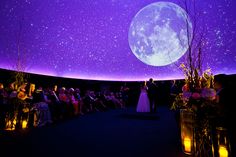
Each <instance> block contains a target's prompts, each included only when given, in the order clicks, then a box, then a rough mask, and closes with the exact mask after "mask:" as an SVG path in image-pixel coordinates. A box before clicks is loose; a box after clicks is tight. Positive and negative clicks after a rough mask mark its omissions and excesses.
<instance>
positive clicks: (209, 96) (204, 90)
mask: <svg viewBox="0 0 236 157" xmlns="http://www.w3.org/2000/svg"><path fill="white" fill-rule="evenodd" d="M180 67H181V68H182V69H183V72H184V75H185V85H184V86H183V87H182V93H180V94H179V95H177V96H176V98H175V101H174V102H173V105H172V107H171V108H172V109H180V108H187V109H191V110H198V109H199V108H203V107H209V106H212V105H213V103H214V100H215V98H216V91H215V90H214V89H213V81H214V76H213V74H212V73H211V70H210V69H209V68H208V69H207V70H205V71H204V72H203V73H202V74H200V72H199V70H198V69H197V68H195V69H193V70H191V69H189V68H187V67H186V66H185V65H184V64H181V65H180Z"/></svg>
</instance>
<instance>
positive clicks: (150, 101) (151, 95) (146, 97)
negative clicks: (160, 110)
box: [136, 78, 157, 112]
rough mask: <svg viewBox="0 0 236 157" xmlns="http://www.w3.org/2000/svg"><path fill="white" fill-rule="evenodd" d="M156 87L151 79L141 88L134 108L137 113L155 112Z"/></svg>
mask: <svg viewBox="0 0 236 157" xmlns="http://www.w3.org/2000/svg"><path fill="white" fill-rule="evenodd" d="M156 97H157V86H156V84H155V83H154V81H153V79H152V78H150V79H149V81H148V82H147V83H146V82H145V84H144V85H143V86H142V87H141V92H140V96H139V100H138V105H137V108H136V111H137V112H156V109H157V103H156Z"/></svg>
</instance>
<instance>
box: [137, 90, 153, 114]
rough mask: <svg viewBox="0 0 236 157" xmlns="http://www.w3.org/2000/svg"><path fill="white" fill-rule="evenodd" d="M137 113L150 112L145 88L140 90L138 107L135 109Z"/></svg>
mask: <svg viewBox="0 0 236 157" xmlns="http://www.w3.org/2000/svg"><path fill="white" fill-rule="evenodd" d="M136 111H137V112H150V102H149V99H148V94H147V87H146V86H145V87H143V88H141V92H140V96H139V100H138V105H137V108H136Z"/></svg>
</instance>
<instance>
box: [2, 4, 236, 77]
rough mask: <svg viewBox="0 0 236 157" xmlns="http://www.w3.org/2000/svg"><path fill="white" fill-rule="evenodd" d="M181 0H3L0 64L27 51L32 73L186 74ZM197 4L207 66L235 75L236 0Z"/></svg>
mask: <svg viewBox="0 0 236 157" xmlns="http://www.w3.org/2000/svg"><path fill="white" fill-rule="evenodd" d="M180 2H181V1H179V0H169V1H157V0H135V1H133V0H70V1H68V0H43V1H41V0H2V1H1V4H0V68H2V69H11V70H14V68H15V65H16V63H17V58H18V56H20V57H19V58H20V59H21V60H22V64H23V65H24V70H25V71H26V72H30V73H36V74H44V75H50V76H60V77H68V78H79V79H93V80H114V81H116V80H117V81H141V80H147V79H149V78H150V77H152V78H154V79H155V80H168V79H180V78H183V77H184V76H183V73H182V71H181V69H180V68H179V67H178V65H180V64H181V63H182V62H184V61H185V59H186V55H187V54H186V51H187V50H186V49H187V48H186V37H185V35H184V34H185V32H186V28H185V27H184V24H183V21H184V19H186V17H187V16H188V15H187V13H186V12H185V11H184V9H182V8H181V7H182V6H181V4H180ZM156 4H158V5H156ZM196 8H197V9H198V10H197V11H198V13H199V16H198V19H197V20H198V21H199V22H198V26H199V27H202V28H204V29H205V30H204V31H205V32H206V38H205V39H204V48H203V68H207V67H210V68H211V69H212V72H213V73H214V74H219V73H225V74H235V73H236V51H235V49H236V43H235V40H236V16H235V15H234V10H235V9H236V1H234V0H215V1H212V0H199V1H196ZM187 19H188V18H187ZM188 20H189V22H190V23H191V20H192V19H191V17H189V19H188ZM189 29H190V30H191V29H192V27H190V28H189ZM179 39H181V41H182V42H180V41H179ZM18 50H19V51H18ZM18 52H20V53H19V54H20V55H18Z"/></svg>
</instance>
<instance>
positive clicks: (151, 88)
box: [147, 78, 157, 112]
mask: <svg viewBox="0 0 236 157" xmlns="http://www.w3.org/2000/svg"><path fill="white" fill-rule="evenodd" d="M147 87H148V90H147V93H148V98H149V102H150V112H156V109H157V103H156V97H157V85H156V84H155V83H154V81H153V79H152V78H150V79H149V81H148V82H147Z"/></svg>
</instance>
